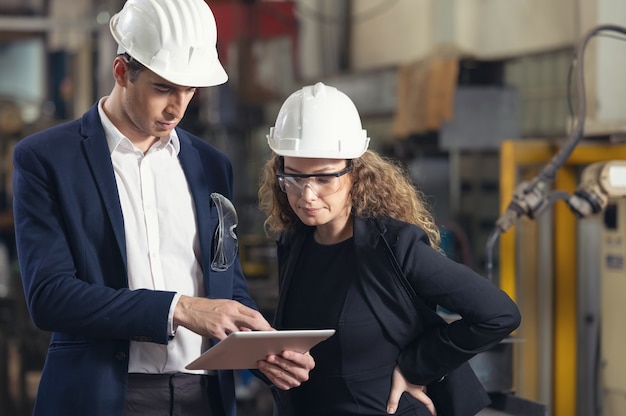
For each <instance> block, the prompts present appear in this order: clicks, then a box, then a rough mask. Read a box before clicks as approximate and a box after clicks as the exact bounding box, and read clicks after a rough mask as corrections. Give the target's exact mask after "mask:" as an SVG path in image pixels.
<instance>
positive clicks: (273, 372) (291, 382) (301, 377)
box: [258, 351, 315, 390]
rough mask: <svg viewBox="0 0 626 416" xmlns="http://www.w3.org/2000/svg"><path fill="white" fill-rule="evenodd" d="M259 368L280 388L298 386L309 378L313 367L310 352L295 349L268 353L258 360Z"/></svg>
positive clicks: (286, 388) (313, 363)
mask: <svg viewBox="0 0 626 416" xmlns="http://www.w3.org/2000/svg"><path fill="white" fill-rule="evenodd" d="M258 365H259V370H260V371H261V372H262V373H263V374H265V376H266V377H267V378H268V379H270V381H271V382H272V383H273V384H274V385H275V386H276V387H278V388H279V389H281V390H289V389H291V388H293V387H298V386H299V385H300V384H302V383H303V382H305V381H307V380H308V379H309V373H310V372H311V370H312V369H313V368H314V367H315V360H313V357H311V354H309V353H308V352H306V353H304V354H303V353H299V352H295V351H283V352H282V353H281V354H280V355H268V356H267V358H266V359H265V360H261V361H259V362H258Z"/></svg>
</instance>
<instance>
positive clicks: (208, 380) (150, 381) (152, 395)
mask: <svg viewBox="0 0 626 416" xmlns="http://www.w3.org/2000/svg"><path fill="white" fill-rule="evenodd" d="M124 414H125V415H126V416H145V415H150V416H195V415H198V416H223V415H224V407H223V406H222V402H221V398H220V394H219V388H218V385H217V377H216V376H212V375H199V374H184V373H174V374H129V375H128V387H127V389H126V405H125V413H124Z"/></svg>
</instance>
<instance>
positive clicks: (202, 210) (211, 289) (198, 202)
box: [178, 130, 226, 296]
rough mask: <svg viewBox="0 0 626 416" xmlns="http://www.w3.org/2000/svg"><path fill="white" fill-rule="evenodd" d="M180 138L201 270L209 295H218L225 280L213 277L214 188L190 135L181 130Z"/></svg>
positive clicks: (181, 160)
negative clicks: (194, 215)
mask: <svg viewBox="0 0 626 416" xmlns="http://www.w3.org/2000/svg"><path fill="white" fill-rule="evenodd" d="M178 138H179V140H180V153H179V155H178V158H179V160H180V163H181V166H182V168H183V172H184V173H185V177H186V178H187V184H188V185H189V189H190V191H191V195H192V197H193V201H194V208H195V211H196V221H197V222H198V239H199V240H200V251H201V252H202V269H203V274H204V285H205V290H206V294H207V296H210V295H211V294H213V295H216V294H219V293H222V292H223V289H222V288H221V287H219V286H221V285H222V284H225V283H226V282H225V281H224V280H225V279H211V278H210V275H211V273H213V271H212V270H211V247H212V238H213V234H212V232H211V230H214V229H215V227H216V226H217V223H216V221H213V220H212V219H211V214H210V213H211V210H213V209H215V208H214V207H212V205H211V194H210V191H209V190H210V189H214V187H213V186H211V185H212V184H210V183H209V180H208V178H207V175H206V174H205V171H204V169H203V165H202V160H201V158H200V155H199V153H198V150H197V149H196V148H195V147H194V146H193V145H192V143H191V141H190V140H189V138H188V137H187V136H186V135H185V134H184V133H183V132H181V131H180V130H178Z"/></svg>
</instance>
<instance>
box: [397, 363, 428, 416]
mask: <svg viewBox="0 0 626 416" xmlns="http://www.w3.org/2000/svg"><path fill="white" fill-rule="evenodd" d="M405 391H406V392H408V393H409V394H410V395H411V396H413V397H415V398H416V399H417V400H419V401H420V402H422V403H424V406H426V408H427V409H428V410H429V411H430V413H431V414H432V415H433V416H437V411H436V410H435V405H434V404H433V401H432V400H431V399H430V397H428V396H427V395H426V386H418V385H417V384H411V383H409V382H408V381H407V380H406V378H404V376H403V375H402V372H401V371H400V368H398V366H396V368H394V369H393V379H392V380H391V392H390V393H389V401H388V402H387V413H388V414H394V413H396V410H397V409H398V403H400V396H402V393H404V392H405Z"/></svg>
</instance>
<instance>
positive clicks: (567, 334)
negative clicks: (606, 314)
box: [500, 140, 626, 416]
mask: <svg viewBox="0 0 626 416" xmlns="http://www.w3.org/2000/svg"><path fill="white" fill-rule="evenodd" d="M557 150H558V148H557V147H556V146H555V145H554V144H552V143H550V142H548V141H545V140H523V141H522V140H507V141H504V142H503V143H502V145H501V148H500V212H504V211H505V209H506V208H507V206H508V204H509V202H510V199H511V196H512V195H513V191H514V189H515V187H516V186H517V185H518V172H519V168H521V167H524V166H536V165H540V164H545V163H547V162H549V161H550V159H552V157H553V156H554V155H555V154H556V151H557ZM614 159H620V160H624V159H626V144H624V143H622V144H607V143H602V144H595V143H586V142H582V143H580V144H579V145H578V146H577V147H576V148H575V149H574V150H573V152H572V154H571V155H570V157H569V158H568V160H567V161H566V163H565V165H564V166H563V167H561V168H560V169H559V170H558V172H557V174H556V177H555V181H554V189H555V190H561V191H567V192H570V193H572V192H573V191H574V190H575V188H576V185H577V180H578V168H580V167H581V166H585V165H588V164H591V163H594V162H603V161H609V160H614ZM553 209H554V230H553V236H554V237H553V241H552V252H553V255H554V257H553V258H554V308H553V314H554V315H553V317H552V318H553V322H554V325H553V328H554V332H553V345H552V351H553V354H552V357H553V367H552V380H551V386H552V403H550V408H551V409H552V412H551V414H552V415H554V416H572V415H576V397H577V391H576V389H577V379H576V377H577V371H576V370H577V369H576V366H577V345H576V343H577V321H576V320H577V293H576V288H577V286H578V285H577V280H576V279H577V267H576V261H574V259H575V258H576V253H577V246H576V242H577V232H576V221H577V218H576V216H575V215H574V214H573V213H572V212H571V211H570V209H569V208H568V207H567V205H566V204H564V203H556V204H555V205H554V207H553ZM515 244H516V241H515V233H514V232H512V231H511V230H509V231H508V232H507V233H504V234H502V235H501V236H500V286H501V288H502V289H503V290H504V291H506V292H507V293H508V294H509V295H510V296H511V297H513V299H516V286H517V285H516V270H517V264H516V260H517V259H516V258H515V256H516V247H515ZM556 352H558V353H556Z"/></svg>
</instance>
